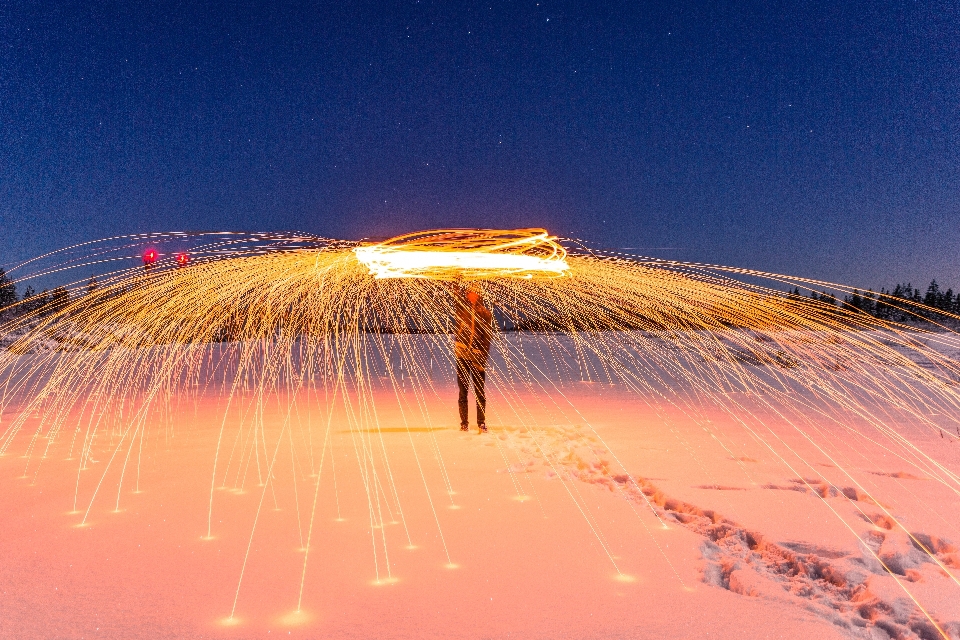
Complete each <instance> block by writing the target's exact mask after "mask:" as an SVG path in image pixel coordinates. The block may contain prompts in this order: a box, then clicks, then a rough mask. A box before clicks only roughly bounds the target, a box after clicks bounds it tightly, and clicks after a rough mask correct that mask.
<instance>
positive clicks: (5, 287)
mask: <svg viewBox="0 0 960 640" xmlns="http://www.w3.org/2000/svg"><path fill="white" fill-rule="evenodd" d="M69 301H70V292H69V291H67V289H66V288H65V287H57V288H55V289H54V290H53V291H48V290H47V289H44V290H43V291H40V292H39V293H37V291H36V290H34V288H33V287H31V286H30V285H27V288H26V289H24V291H23V297H22V298H21V297H20V296H18V295H17V285H16V284H14V282H13V281H12V280H11V279H10V277H9V276H8V275H7V273H6V271H4V270H3V269H0V314H3V315H11V314H15V315H19V314H24V313H33V312H35V311H39V312H40V313H49V312H51V311H53V310H55V309H59V308H60V307H62V306H63V305H65V304H66V303H67V302H69ZM14 305H16V306H14Z"/></svg>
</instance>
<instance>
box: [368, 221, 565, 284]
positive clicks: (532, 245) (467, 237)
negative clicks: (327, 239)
mask: <svg viewBox="0 0 960 640" xmlns="http://www.w3.org/2000/svg"><path fill="white" fill-rule="evenodd" d="M354 253H355V254H356V256H357V259H358V260H359V261H360V262H361V263H363V265H364V266H366V267H367V269H369V270H370V274H371V275H373V277H375V278H425V279H432V280H455V279H459V278H468V279H480V278H504V277H507V278H527V279H531V278H544V277H547V278H555V277H558V276H562V275H564V274H565V273H566V272H567V271H568V270H569V268H570V267H569V266H568V265H567V261H566V257H567V251H566V249H564V248H563V247H562V246H561V245H560V243H559V242H557V238H556V236H551V235H550V234H549V233H548V232H547V231H546V230H545V229H511V230H498V229H437V230H433V231H418V232H416V233H410V234H407V235H402V236H397V237H395V238H391V239H390V240H386V241H384V242H379V243H376V244H368V245H363V246H360V247H357V248H355V249H354Z"/></svg>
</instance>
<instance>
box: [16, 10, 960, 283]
mask: <svg viewBox="0 0 960 640" xmlns="http://www.w3.org/2000/svg"><path fill="white" fill-rule="evenodd" d="M92 4H93V3H89V2H80V3H74V4H72V3H68V2H55V3H54V2H48V3H43V2H18V1H16V0H14V1H13V2H9V3H5V4H4V5H3V6H2V7H0V47H2V50H0V118H2V121H0V223H2V233H0V264H6V265H9V264H11V263H14V262H17V261H20V260H22V259H25V258H27V257H30V256H32V255H35V254H38V253H40V252H43V251H47V250H50V249H53V248H57V247H60V246H64V245H67V244H72V243H74V242H78V241H82V240H87V239H93V238H98V237H104V236H109V235H115V234H123V233H134V232H144V231H167V230H196V229H210V230H221V229H238V230H269V231H281V230H299V231H308V232H312V233H316V234H320V235H325V236H332V237H343V238H359V237H363V236H384V235H393V234H396V233H401V232H405V231H410V230H415V229H420V228H429V227H437V226H480V227H513V226H544V227H547V228H548V229H550V230H552V231H554V232H555V233H558V234H560V235H564V236H569V237H578V238H584V239H587V240H589V241H591V242H593V243H596V244H597V245H598V246H602V247H608V248H617V247H640V248H641V250H640V252H641V253H645V254H647V255H656V256H662V257H670V258H678V259H684V260H691V261H703V262H717V263H724V264H732V265H738V266H745V267H751V268H757V269H763V270H769V271H777V272H786V273H791V274H796V275H803V276H811V277H820V278H826V279H831V280H839V281H844V282H848V283H851V284H856V285H865V286H874V287H876V286H880V285H889V284H891V283H893V282H894V281H897V280H907V279H912V280H913V281H914V283H916V282H918V281H919V280H921V279H926V278H930V277H937V278H938V279H940V280H941V281H945V282H946V283H948V284H954V285H956V284H960V258H958V251H960V238H958V232H957V231H958V223H960V9H958V5H957V4H956V3H951V4H946V3H944V4H940V3H935V2H924V3H909V4H907V3H904V4H895V5H894V4H891V5H886V4H884V3H880V2H864V3H857V2H849V1H845V2H836V3H830V4H822V3H815V2H810V3H790V4H786V3H784V4H779V3H773V2H765V3H757V4H750V3H746V2H742V1H737V2H731V3H727V4H724V3H701V4H699V5H698V4H693V3H683V4H679V3H677V4H673V3H638V2H577V3H573V2H569V3H564V2H551V1H549V0H548V1H540V2H539V3H538V2H537V1H535V0H534V1H525V2H511V3H470V2H431V1H426V0H421V1H420V2H418V1H417V0H410V1H406V2H375V3H367V4H363V3H339V2H338V3H330V4H315V5H311V4H296V3H280V2H272V3H264V4H265V5H266V4H269V5H270V6H269V7H265V6H261V5H257V4H253V3H243V2H229V3H224V4H223V5H217V4H216V3H213V2H204V3H196V4H195V5H191V4H189V3H170V4H163V5H157V6H155V7H154V8H147V7H144V6H141V5H145V4H147V3H136V2H133V3H131V2H116V3H103V4H99V5H98V6H96V7H93V6H92Z"/></svg>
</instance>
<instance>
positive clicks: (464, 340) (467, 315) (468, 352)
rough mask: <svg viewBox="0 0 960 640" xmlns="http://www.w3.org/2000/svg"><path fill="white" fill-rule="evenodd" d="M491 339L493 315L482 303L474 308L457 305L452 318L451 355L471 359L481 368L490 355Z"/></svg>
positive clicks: (462, 304) (465, 303) (464, 304)
mask: <svg viewBox="0 0 960 640" xmlns="http://www.w3.org/2000/svg"><path fill="white" fill-rule="evenodd" d="M492 339H493V314H491V313H490V310H489V309H487V308H486V307H485V306H484V305H483V304H482V303H477V305H476V306H475V307H472V306H470V304H469V303H467V302H463V303H460V304H458V305H457V313H456V315H455V316H454V318H453V354H454V355H455V356H456V357H457V358H472V359H473V360H474V361H475V363H476V364H478V365H480V367H481V368H483V365H484V363H485V362H486V361H487V356H488V355H489V354H490V341H491V340H492Z"/></svg>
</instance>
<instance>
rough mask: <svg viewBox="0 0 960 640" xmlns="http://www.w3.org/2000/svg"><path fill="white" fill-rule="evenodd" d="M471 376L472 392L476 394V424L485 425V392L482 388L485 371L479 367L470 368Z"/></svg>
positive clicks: (485, 375) (485, 376) (484, 380)
mask: <svg viewBox="0 0 960 640" xmlns="http://www.w3.org/2000/svg"><path fill="white" fill-rule="evenodd" d="M470 369H471V374H472V377H473V394H474V395H475V396H477V424H478V425H480V426H481V427H486V425H487V392H486V390H485V389H484V383H485V382H486V378H487V372H486V371H484V370H483V369H481V368H480V367H477V366H473V367H471V368H470Z"/></svg>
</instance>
